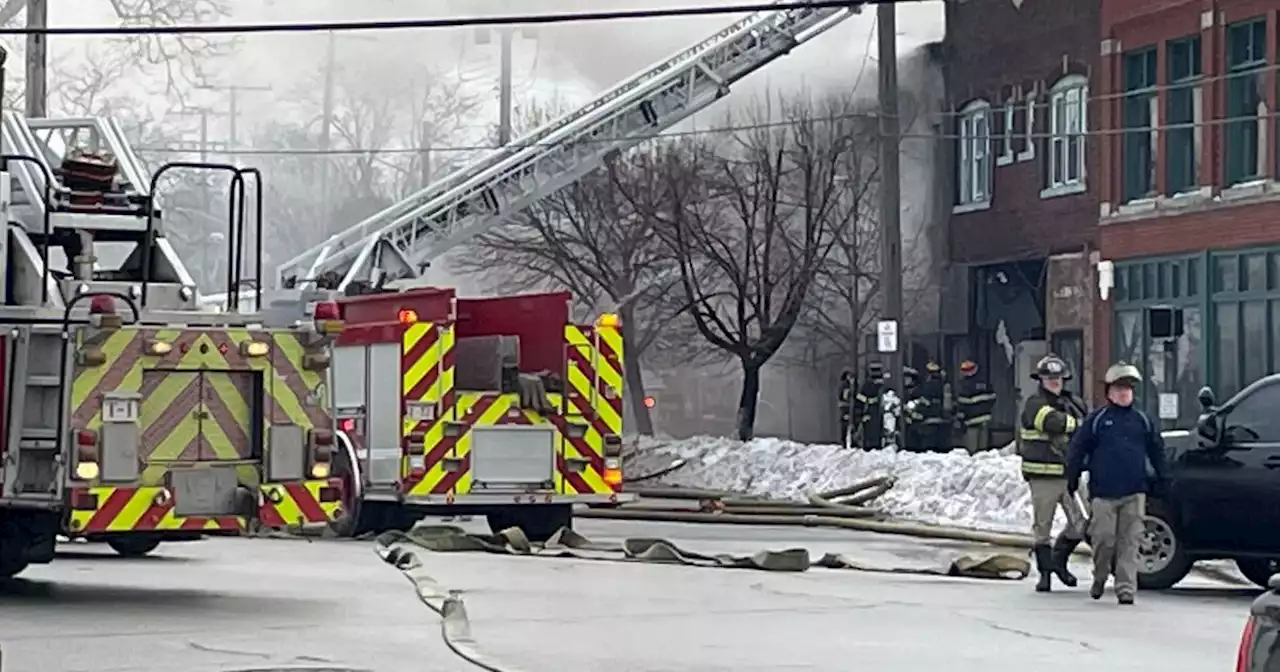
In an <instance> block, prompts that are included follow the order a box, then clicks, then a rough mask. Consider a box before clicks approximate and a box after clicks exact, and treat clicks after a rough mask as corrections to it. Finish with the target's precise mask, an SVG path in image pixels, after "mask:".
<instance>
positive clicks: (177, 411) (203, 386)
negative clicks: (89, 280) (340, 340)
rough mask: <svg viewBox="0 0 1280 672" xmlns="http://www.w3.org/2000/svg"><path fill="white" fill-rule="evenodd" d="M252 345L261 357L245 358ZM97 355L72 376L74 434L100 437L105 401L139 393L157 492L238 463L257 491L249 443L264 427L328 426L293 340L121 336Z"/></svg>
mask: <svg viewBox="0 0 1280 672" xmlns="http://www.w3.org/2000/svg"><path fill="white" fill-rule="evenodd" d="M251 341H257V342H262V343H264V344H265V345H266V346H267V348H268V351H267V354H266V355H265V356H261V357H252V356H247V355H244V354H241V353H242V352H244V350H242V345H243V344H245V343H247V342H251ZM156 343H160V344H164V345H166V346H167V347H166V348H163V349H160V348H156V347H155V346H154V345H153V344H156ZM100 348H101V351H102V353H103V355H104V356H105V360H106V361H105V362H104V363H102V364H99V365H96V366H81V367H78V368H77V370H76V373H75V376H74V378H73V381H72V389H71V408H72V416H71V426H72V429H73V430H82V429H84V430H97V429H98V428H99V427H100V425H101V423H102V418H101V415H100V410H101V407H102V399H103V394H104V393H106V392H112V391H115V392H135V393H138V394H139V395H140V397H141V400H142V401H141V408H140V411H139V420H138V425H139V430H140V432H141V447H140V455H139V457H140V458H141V459H142V460H143V462H144V465H145V466H144V469H143V472H142V477H141V479H140V480H141V485H146V486H160V485H163V481H164V474H165V473H166V472H167V471H169V469H171V468H174V467H180V466H188V465H190V464H192V463H196V462H208V461H218V462H222V463H239V465H238V467H237V469H238V471H240V473H241V482H242V483H243V484H245V485H247V486H251V487H256V485H257V484H258V482H259V477H258V470H259V467H258V466H257V462H258V461H260V459H261V455H253V454H251V452H252V448H253V445H254V444H253V441H252V440H251V437H252V436H254V434H255V432H259V433H260V423H289V424H296V425H299V426H301V427H302V428H303V429H304V430H308V429H312V428H314V427H327V426H329V425H330V424H331V420H330V419H329V411H328V409H327V408H326V407H325V406H324V405H323V404H321V403H316V400H315V399H314V398H313V396H314V394H315V391H318V390H320V389H321V383H322V382H323V378H322V376H321V374H320V373H317V372H313V371H308V370H306V369H305V368H304V367H303V366H302V361H303V345H302V342H301V341H300V340H299V338H298V336H297V335H295V334H294V333H292V332H290V331H285V330H252V329H144V328H124V329H120V330H118V331H116V332H114V333H111V334H110V335H109V336H107V338H106V339H105V341H104V342H102V343H101V345H100ZM259 377H260V379H261V383H260V384H259V383H257V382H256V380H255V379H256V378H259ZM256 389H260V390H261V392H260V393H261V395H262V396H261V397H258V396H257V393H256V392H255V390H256ZM255 409H259V413H260V414H261V415H259V416H258V417H255V415H258V414H256V413H255V412H254V410H255ZM255 425H259V426H258V427H255Z"/></svg>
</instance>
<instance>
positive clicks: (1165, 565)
mask: <svg viewBox="0 0 1280 672" xmlns="http://www.w3.org/2000/svg"><path fill="white" fill-rule="evenodd" d="M1175 520H1176V518H1175V517H1174V516H1173V514H1172V512H1171V511H1170V510H1169V506H1168V505H1167V504H1165V503H1164V502H1162V501H1160V500H1158V499H1148V500H1147V515H1146V521H1145V528H1146V529H1145V530H1143V537H1142V545H1141V546H1140V547H1139V549H1138V588H1140V589H1142V590H1165V589H1168V588H1172V587H1173V586H1174V585H1176V584H1177V583H1178V582H1179V581H1181V580H1182V579H1183V578H1184V577H1186V575H1187V574H1188V573H1190V572H1191V565H1192V564H1194V562H1193V561H1192V560H1191V558H1190V557H1188V556H1187V552H1186V550H1185V549H1184V548H1183V545H1182V540H1181V539H1179V538H1178V527H1177V525H1176V523H1175Z"/></svg>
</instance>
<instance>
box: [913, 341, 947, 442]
mask: <svg viewBox="0 0 1280 672" xmlns="http://www.w3.org/2000/svg"><path fill="white" fill-rule="evenodd" d="M924 374H925V377H924V382H923V383H921V384H920V397H919V402H918V403H919V406H918V407H917V408H918V411H919V412H918V416H917V417H918V418H919V419H920V431H919V437H920V449H921V450H923V451H932V452H940V453H945V452H948V451H950V450H951V422H952V421H951V418H950V417H948V416H949V415H950V414H949V413H948V411H949V410H950V409H948V408H947V406H948V405H950V401H951V400H950V397H951V390H950V385H948V384H947V380H946V377H945V375H944V374H943V372H942V367H941V366H939V365H938V363H937V362H934V361H929V362H927V363H926V364H925V365H924Z"/></svg>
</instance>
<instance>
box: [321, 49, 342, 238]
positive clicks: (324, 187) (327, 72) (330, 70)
mask: <svg viewBox="0 0 1280 672" xmlns="http://www.w3.org/2000/svg"><path fill="white" fill-rule="evenodd" d="M337 70H338V34H337V33H335V32H333V31H332V30H331V31H329V43H328V47H327V48H326V53H325V65H324V93H323V100H322V102H321V103H320V106H321V110H320V217H321V223H322V224H323V226H324V227H325V231H328V227H329V172H330V171H331V170H332V168H333V157H331V156H329V148H330V147H331V146H332V144H331V143H332V133H333V96H334V90H333V89H334V79H335V78H336V76H337Z"/></svg>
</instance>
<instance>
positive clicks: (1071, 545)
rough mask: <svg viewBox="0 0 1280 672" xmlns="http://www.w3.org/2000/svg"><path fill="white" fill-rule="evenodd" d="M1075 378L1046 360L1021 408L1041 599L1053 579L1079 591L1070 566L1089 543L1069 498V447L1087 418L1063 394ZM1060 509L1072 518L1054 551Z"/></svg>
mask: <svg viewBox="0 0 1280 672" xmlns="http://www.w3.org/2000/svg"><path fill="white" fill-rule="evenodd" d="M1070 377H1071V372H1070V371H1069V370H1068V368H1067V363H1066V362H1065V361H1063V360H1062V358H1061V357H1058V356H1057V355H1053V354H1050V355H1048V356H1046V357H1044V358H1043V359H1041V360H1040V361H1039V362H1038V363H1037V364H1036V368H1035V371H1034V372H1033V373H1032V374H1031V378H1032V379H1033V380H1035V381H1037V382H1038V383H1039V385H1038V386H1037V389H1036V391H1035V393H1034V394H1032V395H1031V396H1030V397H1029V398H1028V399H1027V401H1026V404H1025V405H1024V406H1023V407H1022V415H1021V418H1020V422H1019V431H1018V439H1017V444H1018V455H1019V456H1021V457H1022V476H1023V478H1025V479H1026V481H1027V485H1028V486H1029V487H1030V488H1031V509H1032V536H1033V537H1034V539H1033V542H1032V543H1033V546H1032V551H1033V552H1034V554H1035V560H1036V570H1037V571H1038V572H1039V573H1040V580H1039V581H1038V582H1037V583H1036V592H1040V593H1044V592H1048V591H1049V590H1050V589H1051V588H1052V583H1053V576H1054V575H1057V577H1058V579H1059V580H1060V581H1062V583H1063V584H1064V585H1066V586H1068V587H1071V586H1075V585H1076V577H1075V576H1073V575H1072V574H1071V572H1070V571H1068V570H1067V560H1068V558H1070V557H1071V553H1072V551H1074V550H1075V548H1076V546H1078V545H1079V544H1080V541H1081V539H1082V538H1083V537H1084V525H1085V522H1084V513H1083V512H1082V511H1081V510H1080V508H1079V506H1077V505H1076V500H1075V498H1074V497H1073V496H1072V495H1070V494H1069V493H1068V492H1067V479H1066V464H1067V445H1068V442H1069V440H1070V437H1071V434H1072V433H1073V432H1075V430H1076V428H1077V427H1078V426H1079V424H1080V421H1081V419H1082V418H1083V417H1084V415H1085V414H1084V413H1083V412H1082V409H1081V408H1080V404H1078V403H1075V402H1074V401H1073V400H1072V399H1070V398H1069V395H1067V394H1065V390H1064V389H1063V385H1064V383H1065V382H1066V381H1067V379H1069V378H1070ZM1059 506H1061V507H1062V508H1063V512H1064V513H1065V514H1066V516H1067V526H1066V528H1064V529H1063V531H1062V533H1061V534H1060V535H1058V539H1057V540H1056V541H1054V542H1053V544H1052V545H1050V540H1051V535H1052V532H1053V516H1054V513H1056V512H1057V510H1058V507H1059Z"/></svg>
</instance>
